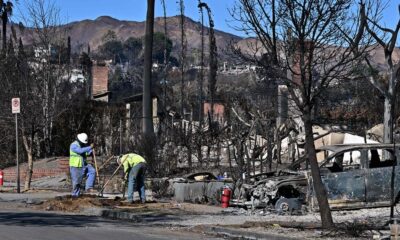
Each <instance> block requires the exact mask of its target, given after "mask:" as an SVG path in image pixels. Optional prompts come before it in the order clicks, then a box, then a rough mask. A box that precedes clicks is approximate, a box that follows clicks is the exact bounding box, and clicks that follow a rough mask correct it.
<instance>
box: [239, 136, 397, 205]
mask: <svg viewBox="0 0 400 240" xmlns="http://www.w3.org/2000/svg"><path fill="white" fill-rule="evenodd" d="M396 149H397V150H396V154H394V152H395V151H394V146H393V144H350V145H348V144H347V145H331V146H323V147H321V148H319V149H318V150H319V151H320V152H323V153H325V158H324V160H323V161H321V162H320V164H319V165H320V171H321V177H322V181H323V183H324V185H325V188H326V191H327V195H328V202H329V205H330V207H331V209H356V208H367V207H378V206H389V205H390V203H391V201H390V200H391V177H392V173H393V175H394V196H395V197H396V201H398V199H399V197H400V195H399V193H400V166H399V161H397V160H396V159H397V157H398V156H399V147H397V146H396ZM297 164H298V167H301V168H299V169H298V170H297V171H293V170H284V171H280V172H277V173H276V174H275V176H273V177H268V178H265V179H262V180H260V181H258V182H256V183H255V184H252V185H247V186H244V188H245V189H246V192H247V193H248V196H247V198H250V199H251V200H252V201H251V202H252V203H253V205H252V207H259V206H264V205H272V206H274V207H275V209H276V210H277V211H280V212H282V211H295V210H299V209H300V208H301V206H302V205H306V206H308V207H309V209H312V210H318V203H317V200H316V197H315V192H314V189H313V184H312V181H313V179H312V177H311V172H310V170H307V169H304V165H306V161H303V162H302V163H297Z"/></svg>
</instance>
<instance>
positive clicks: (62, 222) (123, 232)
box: [0, 211, 212, 240]
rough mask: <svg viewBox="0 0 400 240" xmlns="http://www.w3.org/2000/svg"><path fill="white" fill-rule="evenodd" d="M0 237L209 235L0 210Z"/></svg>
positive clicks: (120, 239) (73, 239)
mask: <svg viewBox="0 0 400 240" xmlns="http://www.w3.org/2000/svg"><path fill="white" fill-rule="evenodd" d="M0 234H1V235H0V239H1V240H25V239H27V240H28V239H29V240H35V239H37V240H54V239H57V240H77V239H79V240H86V239H96V240H110V239H111V240H113V239H117V240H125V239H157V240H158V239H160V240H162V239H191V240H197V239H212V238H211V237H209V236H204V235H200V234H196V233H192V232H187V231H184V230H183V229H180V228H179V229H167V228H163V227H158V226H151V225H147V226H142V225H136V224H133V223H129V222H124V221H120V220H108V219H103V218H100V217H92V216H77V215H61V214H55V213H43V212H15V211H0Z"/></svg>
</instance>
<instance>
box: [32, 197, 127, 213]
mask: <svg viewBox="0 0 400 240" xmlns="http://www.w3.org/2000/svg"><path fill="white" fill-rule="evenodd" d="M119 204H121V200H120V199H102V198H99V197H97V196H94V195H83V196H81V197H79V198H72V197H71V196H70V195H68V196H62V197H56V198H54V199H50V200H47V201H45V202H44V203H43V204H41V205H39V206H37V207H36V208H37V209H38V210H46V211H62V212H80V211H82V210H83V209H85V208H89V207H114V206H117V205H119Z"/></svg>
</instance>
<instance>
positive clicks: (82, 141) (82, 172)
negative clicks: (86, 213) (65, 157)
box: [69, 133, 96, 197]
mask: <svg viewBox="0 0 400 240" xmlns="http://www.w3.org/2000/svg"><path fill="white" fill-rule="evenodd" d="M92 152H93V144H90V145H89V144H88V136H87V134H86V133H80V134H78V135H77V139H76V140H75V141H74V142H73V143H71V146H70V148H69V169H70V173H71V180H72V197H79V195H80V194H81V184H82V181H83V177H84V176H86V177H87V178H86V184H85V191H86V192H93V186H94V181H95V178H96V170H95V169H94V167H93V166H92V165H91V164H89V163H88V162H87V156H89V155H91V154H92Z"/></svg>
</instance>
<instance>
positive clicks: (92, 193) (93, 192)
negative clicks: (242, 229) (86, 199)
mask: <svg viewBox="0 0 400 240" xmlns="http://www.w3.org/2000/svg"><path fill="white" fill-rule="evenodd" d="M86 192H87V193H88V194H90V195H97V194H99V192H98V191H97V190H95V189H93V188H90V189H88V190H86Z"/></svg>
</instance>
